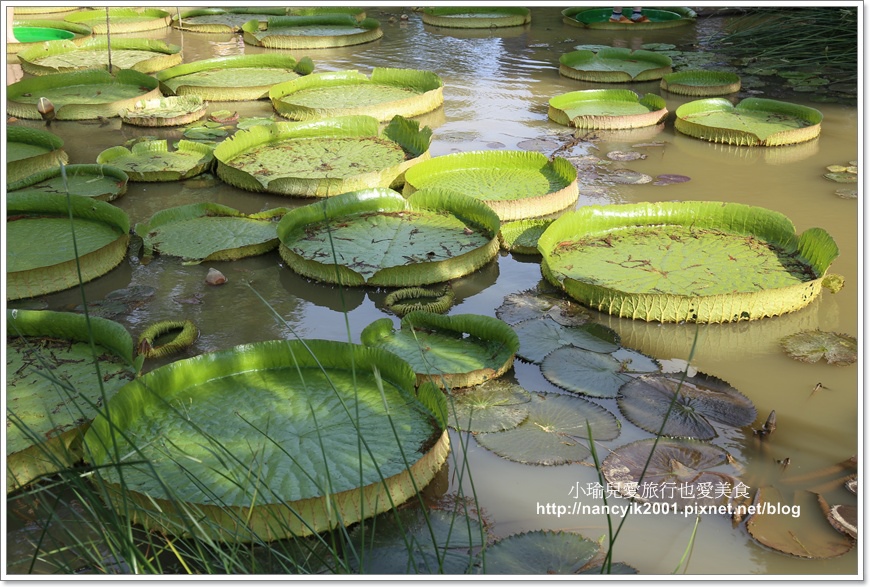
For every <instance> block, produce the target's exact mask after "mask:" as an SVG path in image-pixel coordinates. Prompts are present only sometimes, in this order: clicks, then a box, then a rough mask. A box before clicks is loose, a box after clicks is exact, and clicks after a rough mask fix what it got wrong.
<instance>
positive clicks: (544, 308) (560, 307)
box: [495, 290, 592, 326]
mask: <svg viewBox="0 0 870 587" xmlns="http://www.w3.org/2000/svg"><path fill="white" fill-rule="evenodd" d="M495 315H496V316H497V317H498V318H500V319H501V320H504V321H505V322H507V323H508V324H514V325H516V324H519V323H520V322H525V321H526V320H531V319H532V318H544V317H550V318H552V319H553V320H555V321H556V322H557V323H559V324H561V325H562V326H581V325H583V324H586V323H587V322H589V321H590V320H591V319H592V316H591V314H590V313H589V312H588V311H587V310H586V309H585V308H584V307H583V306H581V305H580V304H577V303H576V302H572V301H571V300H568V299H566V298H565V297H564V296H563V295H560V294H558V293H548V292H539V291H535V290H527V291H522V292H519V293H513V294H508V295H506V296H505V298H504V301H503V302H502V304H501V305H500V306H499V307H498V308H496V309H495Z"/></svg>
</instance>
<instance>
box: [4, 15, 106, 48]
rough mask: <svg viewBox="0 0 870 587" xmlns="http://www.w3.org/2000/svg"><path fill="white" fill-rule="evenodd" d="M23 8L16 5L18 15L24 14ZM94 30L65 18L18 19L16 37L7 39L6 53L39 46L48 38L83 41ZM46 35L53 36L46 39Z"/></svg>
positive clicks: (15, 23)
mask: <svg viewBox="0 0 870 587" xmlns="http://www.w3.org/2000/svg"><path fill="white" fill-rule="evenodd" d="M22 8H23V7H22V6H16V7H15V13H16V16H18V15H19V14H22V13H21V10H22ZM92 32H93V31H91V27H89V26H87V25H84V24H73V23H71V22H66V21H65V20H52V19H48V18H45V19H44V18H39V19H26V20H18V19H16V20H15V21H14V22H13V26H12V34H13V35H14V37H15V39H14V40H13V39H6V54H7V55H14V54H17V53H19V52H20V51H23V50H24V49H28V48H30V47H37V46H39V45H40V44H42V43H44V42H46V41H47V40H57V41H61V40H76V41H82V40H84V39H85V38H87V37H90V36H91V34H92ZM46 37H51V38H50V39H46ZM16 41H17V42H16Z"/></svg>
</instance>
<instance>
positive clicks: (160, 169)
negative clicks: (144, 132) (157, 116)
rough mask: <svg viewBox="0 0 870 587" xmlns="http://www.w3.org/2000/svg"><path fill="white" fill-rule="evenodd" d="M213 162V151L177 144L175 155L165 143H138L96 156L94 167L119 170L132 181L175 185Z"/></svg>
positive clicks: (112, 148)
mask: <svg viewBox="0 0 870 587" xmlns="http://www.w3.org/2000/svg"><path fill="white" fill-rule="evenodd" d="M213 161H214V155H213V153H212V148H211V147H210V146H208V145H204V144H202V143H197V142H194V141H187V140H184V139H182V140H180V141H178V146H177V147H176V149H175V150H174V151H170V150H169V142H168V141H160V140H158V141H141V142H138V143H136V144H135V145H133V148H132V149H128V148H127V147H121V146H118V147H111V148H109V149H106V150H105V151H103V152H102V153H100V154H99V155H97V163H100V164H108V165H113V166H115V167H118V168H119V169H122V170H123V171H124V172H125V173H127V175H129V176H130V180H131V181H178V180H181V179H187V178H189V177H194V176H196V175H199V174H200V173H202V172H204V171H207V170H208V169H209V167H211V164H212V162H213Z"/></svg>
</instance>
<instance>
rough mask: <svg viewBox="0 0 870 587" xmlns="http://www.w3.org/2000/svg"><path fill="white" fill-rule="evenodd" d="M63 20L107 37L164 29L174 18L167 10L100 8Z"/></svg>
mask: <svg viewBox="0 0 870 587" xmlns="http://www.w3.org/2000/svg"><path fill="white" fill-rule="evenodd" d="M63 19H64V20H65V21H67V22H72V23H76V24H84V25H87V26H89V27H91V29H92V30H93V32H94V34H95V35H105V34H109V33H111V34H116V33H141V32H144V31H153V30H157V29H162V28H165V27H168V26H169V23H170V21H171V20H172V17H171V16H169V13H168V12H166V11H165V10H159V9H157V8H144V9H135V8H99V9H94V10H79V11H76V12H73V13H72V14H69V15H67V16H65V17H64V18H63ZM106 20H108V24H107V23H106Z"/></svg>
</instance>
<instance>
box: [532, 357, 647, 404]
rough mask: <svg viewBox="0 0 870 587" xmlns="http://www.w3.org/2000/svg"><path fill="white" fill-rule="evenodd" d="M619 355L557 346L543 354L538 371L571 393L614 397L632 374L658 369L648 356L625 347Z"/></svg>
mask: <svg viewBox="0 0 870 587" xmlns="http://www.w3.org/2000/svg"><path fill="white" fill-rule="evenodd" d="M618 350H620V351H623V354H622V355H621V356H622V357H624V358H622V359H619V358H616V356H614V354H615V353H616V352H617V351H614V352H613V353H606V352H600V351H598V352H596V351H592V350H586V349H584V348H579V347H575V346H563V347H560V348H558V349H556V350H554V351H553V352H551V353H550V354H549V355H547V356H546V357H544V360H543V361H542V362H541V373H542V374H543V375H544V378H546V380H547V381H549V382H550V383H552V384H553V385H557V386H559V387H561V388H562V389H565V390H567V391H571V392H573V393H580V394H583V395H588V396H591V397H609V398H612V397H616V394H617V393H618V392H619V391H620V388H623V387H624V386H625V385H626V384H628V382H630V381H632V378H633V376H634V375H638V374H641V373H650V372H654V371H659V369H660V367H659V365H658V363H656V362H655V361H654V360H652V359H649V358H648V357H645V356H643V355H641V354H640V353H636V352H634V351H628V349H618Z"/></svg>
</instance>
